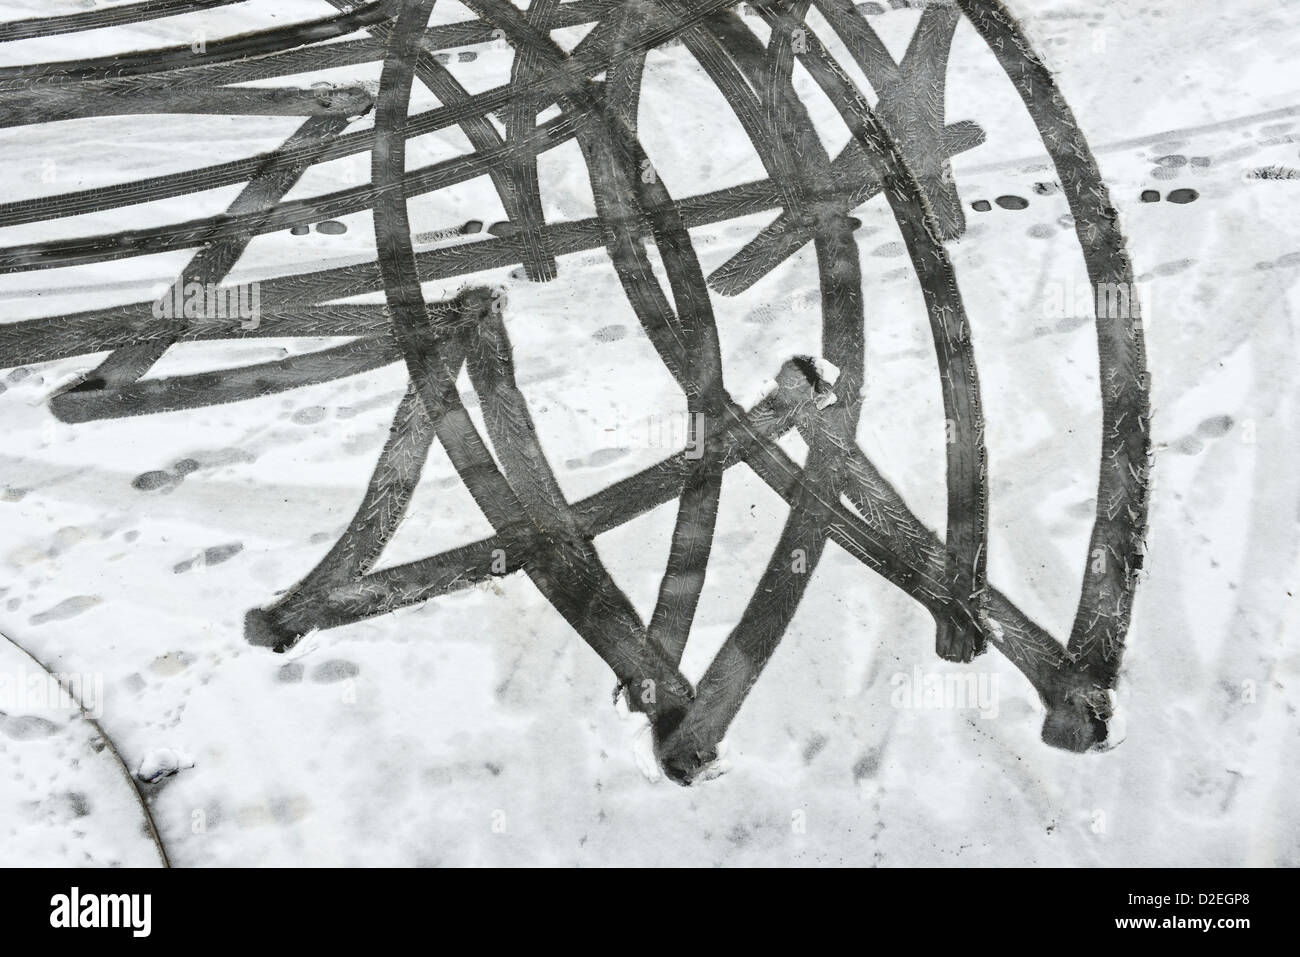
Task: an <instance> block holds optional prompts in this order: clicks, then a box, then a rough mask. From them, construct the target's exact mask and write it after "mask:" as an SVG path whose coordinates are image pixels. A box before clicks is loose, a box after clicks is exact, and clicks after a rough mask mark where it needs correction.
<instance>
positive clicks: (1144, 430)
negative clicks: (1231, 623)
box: [957, 0, 1151, 751]
mask: <svg viewBox="0 0 1300 957" xmlns="http://www.w3.org/2000/svg"><path fill="white" fill-rule="evenodd" d="M957 4H958V6H960V7H961V9H962V11H963V12H964V13H965V14H966V17H967V19H968V20H969V21H970V23H971V24H972V25H973V26H974V27H975V29H976V30H977V31H978V32H979V34H980V36H981V37H983V39H984V41H985V43H986V44H988V47H989V49H990V50H992V51H993V54H994V56H996V57H997V60H998V62H999V64H1001V66H1002V68H1003V70H1004V71H1005V72H1006V74H1007V77H1008V78H1009V79H1010V80H1011V82H1012V84H1014V85H1015V88H1016V91H1017V92H1018V93H1019V94H1020V97H1021V99H1022V100H1023V101H1024V104H1025V108H1026V109H1027V110H1028V112H1029V115H1030V117H1031V118H1032V119H1033V121H1034V123H1035V125H1036V126H1037V127H1038V131H1039V135H1040V137H1041V138H1042V141H1043V145H1044V147H1045V148H1046V149H1047V151H1048V154H1049V155H1050V156H1051V159H1052V162H1053V164H1055V166H1056V172H1057V176H1058V177H1059V179H1060V182H1061V185H1062V187H1063V189H1064V192H1065V197H1066V200H1067V202H1068V203H1069V206H1070V213H1071V215H1072V216H1073V217H1074V222H1075V231H1076V232H1077V234H1078V237H1079V243H1080V246H1081V248H1082V250H1083V258H1084V264H1085V266H1086V267H1087V271H1088V279H1089V281H1090V282H1091V283H1092V285H1093V288H1094V290H1102V289H1104V288H1106V287H1108V286H1110V287H1112V288H1116V287H1118V288H1124V289H1127V290H1130V291H1132V290H1133V289H1134V285H1133V282H1134V280H1133V267H1132V263H1131V262H1130V261H1129V257H1128V252H1127V250H1126V248H1125V245H1124V237H1123V235H1122V233H1121V232H1120V229H1119V224H1118V222H1117V218H1118V213H1117V212H1116V211H1115V208H1114V206H1112V205H1111V202H1110V193H1109V191H1108V190H1107V188H1106V184H1105V181H1104V180H1103V179H1102V177H1101V171H1100V170H1099V169H1098V167H1097V160H1096V158H1095V157H1094V156H1093V154H1092V150H1091V149H1090V148H1089V146H1088V143H1087V141H1086V140H1085V139H1084V137H1083V133H1082V131H1081V130H1080V129H1079V125H1078V123H1077V122H1076V121H1075V119H1074V115H1073V113H1072V112H1071V111H1070V107H1069V105H1068V104H1067V103H1066V101H1065V98H1064V97H1063V96H1062V95H1061V92H1060V90H1059V89H1058V88H1057V85H1056V81H1055V79H1054V78H1053V77H1052V74H1051V71H1050V70H1048V69H1047V67H1046V66H1044V65H1043V63H1042V61H1041V60H1040V59H1039V58H1038V56H1037V55H1036V54H1035V53H1034V52H1033V50H1032V49H1031V47H1030V46H1029V42H1028V40H1027V39H1026V38H1025V36H1024V33H1023V32H1022V31H1021V29H1020V27H1019V25H1018V24H1017V23H1016V21H1015V18H1014V17H1012V15H1011V13H1010V12H1009V11H1008V10H1007V9H1006V7H1005V6H1004V5H1003V4H1002V3H1001V2H1000V0H957ZM1095 298H1096V302H1097V304H1098V306H1097V315H1096V320H1097V321H1096V325H1097V346H1098V356H1099V358H1100V377H1099V378H1100V382H1101V407H1102V435H1101V469H1100V473H1101V474H1100V477H1099V479H1098V491H1097V517H1096V520H1095V522H1094V524H1093V529H1092V536H1091V538H1090V541H1089V543H1088V556H1087V559H1086V561H1085V567H1084V575H1083V587H1082V591H1081V594H1080V598H1079V608H1078V612H1077V613H1076V615H1075V619H1074V625H1073V627H1072V628H1071V630H1070V640H1069V644H1068V646H1067V647H1068V650H1069V654H1070V657H1071V658H1072V659H1073V660H1074V661H1075V662H1076V663H1077V664H1076V666H1075V668H1074V669H1072V678H1073V681H1072V684H1073V687H1071V688H1070V690H1069V693H1068V696H1067V697H1066V699H1065V700H1064V701H1059V700H1058V701H1054V702H1052V705H1053V707H1052V709H1051V711H1050V712H1049V715H1048V721H1047V724H1046V725H1045V726H1044V728H1043V738H1044V740H1045V741H1047V742H1048V743H1050V744H1054V745H1056V746H1058V747H1064V748H1069V749H1072V750H1079V751H1082V750H1086V749H1088V748H1090V747H1093V746H1094V745H1097V744H1100V743H1102V742H1104V741H1105V740H1106V735H1107V721H1108V719H1109V718H1110V716H1111V710H1112V708H1111V702H1110V698H1109V693H1110V691H1111V690H1112V689H1113V688H1114V686H1115V683H1116V680H1117V679H1118V676H1119V666H1120V662H1121V660H1122V656H1123V652H1124V639H1125V636H1126V635H1127V633H1128V629H1129V620H1130V617H1131V614H1132V608H1133V591H1134V588H1135V587H1136V585H1137V579H1138V576H1139V574H1140V572H1141V568H1142V561H1143V547H1144V544H1143V539H1144V536H1145V534H1146V523H1147V509H1148V500H1147V498H1148V487H1149V482H1150V461H1151V437H1150V416H1151V400H1150V386H1151V383H1150V377H1149V374H1148V372H1147V368H1146V354H1145V346H1144V340H1143V333H1142V319H1141V315H1140V312H1139V311H1138V305H1137V302H1136V299H1137V297H1136V296H1132V297H1130V298H1131V299H1132V300H1134V301H1133V303H1132V307H1131V308H1130V309H1128V310H1124V313H1125V314H1124V315H1122V316H1116V315H1107V314H1106V312H1107V310H1105V309H1104V308H1103V307H1102V303H1103V301H1104V299H1105V297H1104V296H1102V295H1098V296H1096V297H1095Z"/></svg>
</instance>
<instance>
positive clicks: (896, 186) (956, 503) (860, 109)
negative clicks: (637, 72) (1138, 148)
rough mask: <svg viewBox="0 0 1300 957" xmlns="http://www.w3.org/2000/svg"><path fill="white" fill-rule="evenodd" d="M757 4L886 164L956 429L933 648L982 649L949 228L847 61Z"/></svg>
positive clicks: (949, 651)
mask: <svg viewBox="0 0 1300 957" xmlns="http://www.w3.org/2000/svg"><path fill="white" fill-rule="evenodd" d="M757 9H758V12H759V13H760V14H761V15H762V16H763V18H764V19H765V20H767V22H768V23H769V25H771V26H773V28H776V27H777V26H779V25H781V24H789V25H790V27H791V28H792V29H800V30H802V31H803V37H804V43H803V44H802V45H801V46H802V49H803V52H801V53H799V54H798V55H799V60H800V62H801V63H802V64H803V65H804V66H805V68H806V69H807V70H808V72H809V74H810V75H811V76H812V78H813V80H814V81H815V82H816V83H817V85H818V86H819V87H821V89H822V91H823V92H824V93H825V94H826V96H827V97H828V98H829V99H830V100H831V103H832V104H833V105H834V106H835V108H836V110H837V111H838V112H839V113H840V116H841V118H842V119H843V120H844V122H845V125H847V126H848V128H849V130H850V132H851V133H852V134H853V136H854V138H855V139H857V140H858V141H859V142H860V143H861V144H862V146H863V148H864V149H865V150H866V153H867V155H868V156H869V157H872V158H873V160H874V161H875V162H876V163H877V164H878V167H879V174H880V176H881V181H882V183H884V185H885V190H884V194H885V198H886V199H887V200H888V201H889V205H890V208H891V209H892V211H893V213H894V219H895V221H896V222H897V224H898V228H899V231H900V233H901V234H902V237H903V242H904V244H905V245H906V247H907V251H908V255H909V257H910V259H911V261H912V268H913V269H914V270H915V271H916V274H917V278H918V280H919V282H920V285H921V291H922V293H923V294H924V296H925V302H926V311H927V313H928V314H929V319H930V330H931V336H932V338H933V339H934V346H935V357H936V359H937V360H938V364H939V380H940V390H941V394H942V396H943V407H944V417H945V421H946V433H947V436H948V442H947V443H946V446H947V489H948V518H947V536H946V542H947V548H948V560H947V563H946V579H947V582H948V589H949V595H950V597H951V599H952V607H953V609H954V610H955V612H956V614H954V615H952V616H951V617H945V618H943V619H940V620H939V621H938V622H937V629H936V640H935V650H936V651H937V652H938V654H939V655H940V656H941V657H943V658H946V659H949V660H952V661H970V660H971V659H972V658H974V657H975V656H976V655H978V654H980V653H982V652H983V650H984V648H985V646H986V643H987V640H988V632H989V630H990V625H989V622H988V619H987V613H986V606H987V602H988V595H987V573H986V569H987V563H988V474H987V454H986V451H985V448H984V421H983V413H982V411H981V407H980V394H979V378H978V374H977V372H976V367H975V356H974V351H973V347H972V344H971V330H970V322H969V320H968V319H967V317H966V310H965V306H964V304H963V302H962V298H961V293H960V291H959V290H958V288H957V278H956V275H955V273H954V272H953V268H952V263H951V261H950V260H949V258H948V254H947V251H946V250H945V249H944V248H943V245H942V242H941V239H940V236H941V232H942V229H941V227H940V225H939V223H938V221H937V220H936V219H935V217H934V215H933V213H932V210H931V208H930V206H929V203H928V201H927V199H926V196H925V193H924V192H923V190H922V189H921V186H920V183H919V180H918V178H917V176H916V175H915V174H914V173H913V171H912V169H911V167H910V166H909V165H908V158H907V156H906V155H905V154H904V153H903V151H902V150H901V148H900V146H899V144H898V143H897V141H896V140H895V139H894V138H893V136H892V135H891V134H890V131H889V130H888V129H887V128H886V127H885V125H884V124H883V123H881V121H880V120H879V119H878V118H877V117H876V116H875V114H874V113H873V112H872V110H871V109H870V108H869V107H868V106H867V103H866V100H865V98H864V97H863V95H862V93H861V91H858V90H855V89H854V87H853V83H852V81H851V80H850V79H849V78H848V76H847V74H846V73H845V72H844V69H843V68H842V67H841V66H840V65H839V64H838V63H837V62H836V61H835V59H834V57H832V56H831V55H830V54H829V52H828V51H827V50H826V48H825V47H824V46H823V45H822V43H821V42H820V41H819V40H818V39H817V37H816V36H815V35H813V34H812V31H811V30H809V29H807V28H806V27H804V26H803V23H804V21H803V19H802V18H801V17H791V16H790V15H789V13H788V4H785V3H769V4H766V5H763V6H759V7H758V8H757Z"/></svg>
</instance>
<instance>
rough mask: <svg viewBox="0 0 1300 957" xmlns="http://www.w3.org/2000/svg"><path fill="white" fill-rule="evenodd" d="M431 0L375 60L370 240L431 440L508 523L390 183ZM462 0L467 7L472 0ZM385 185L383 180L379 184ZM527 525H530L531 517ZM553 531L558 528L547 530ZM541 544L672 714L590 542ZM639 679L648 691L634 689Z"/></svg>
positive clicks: (405, 14)
mask: <svg viewBox="0 0 1300 957" xmlns="http://www.w3.org/2000/svg"><path fill="white" fill-rule="evenodd" d="M433 3H434V0H411V2H409V3H408V4H407V5H406V6H405V7H404V8H403V10H402V13H401V14H400V15H399V17H398V20H397V23H396V26H395V28H394V31H393V34H392V37H391V39H390V44H389V53H388V56H387V57H386V58H385V64H384V74H383V78H382V79H381V82H380V92H379V102H378V105H377V108H376V112H375V149H374V163H373V166H372V180H373V182H374V184H375V186H376V187H377V190H378V195H377V199H376V202H375V213H374V215H375V240H376V245H377V247H378V249H379V265H380V270H381V272H382V273H383V276H384V287H385V292H386V295H387V298H388V304H389V309H390V310H391V312H392V315H393V329H394V335H395V337H396V339H397V341H398V343H399V345H400V346H401V348H402V352H403V354H404V356H405V358H406V363H407V368H408V370H409V372H410V374H411V379H412V381H413V382H414V384H415V387H416V390H417V394H418V395H419V396H420V399H421V401H422V402H423V404H424V406H425V410H426V412H427V413H428V414H429V415H430V416H431V417H432V418H433V419H434V428H435V430H436V432H437V435H438V439H439V441H440V442H441V443H442V446H443V448H444V449H445V451H446V452H447V455H448V457H449V458H450V459H451V461H452V464H453V466H454V467H455V468H456V471H457V473H458V474H459V475H460V477H461V479H462V481H464V482H465V484H466V486H467V487H468V488H469V491H470V494H471V495H472V496H473V497H474V500H475V502H476V503H477V504H478V506H479V508H480V509H482V510H483V513H484V515H485V516H486V517H487V518H488V520H489V521H490V522H491V523H492V525H493V527H494V528H497V529H500V528H502V527H503V526H513V525H515V524H516V523H518V521H519V520H520V518H521V517H527V518H528V519H530V520H531V522H532V523H535V522H536V521H537V519H538V517H539V516H538V515H537V514H536V513H534V512H532V511H531V510H530V509H528V508H527V507H526V505H525V503H524V502H521V501H520V500H519V498H518V497H517V496H516V494H515V491H514V489H513V488H512V487H511V485H510V483H509V482H508V481H507V480H506V479H505V477H504V476H503V475H502V474H501V473H500V471H498V469H497V466H496V464H495V463H494V462H493V460H492V456H491V454H490V453H489V452H488V450H487V448H486V446H485V445H484V443H483V441H482V439H481V438H480V437H479V435H478V432H477V430H476V429H475V428H474V426H473V423H472V422H471V421H470V420H469V417H468V415H466V413H465V410H464V407H463V406H462V405H461V402H460V398H459V395H458V394H457V392H456V388H455V380H454V379H450V378H449V376H448V375H447V370H446V369H445V367H443V366H442V365H440V363H439V360H438V356H437V349H436V343H434V342H431V341H430V340H429V339H428V338H427V337H425V336H423V335H422V334H421V329H422V327H423V326H424V325H425V323H427V321H428V320H427V317H426V316H425V310H424V296H423V293H422V291H421V289H420V284H419V277H418V274H417V272H416V268H415V256H414V250H413V249H412V246H411V238H410V228H409V221H408V218H407V212H406V199H405V197H404V196H403V195H402V193H401V190H400V186H401V183H402V179H403V175H404V170H405V136H404V135H403V127H404V126H405V124H406V110H407V104H408V102H409V99H410V92H411V82H412V78H413V76H414V60H415V57H416V56H417V54H418V46H417V44H418V39H419V35H418V31H420V30H422V29H423V27H424V26H425V25H426V23H427V22H428V17H429V14H430V12H431V11H432V9H433ZM472 6H473V5H472V4H471V8H472ZM385 187H388V188H387V189H385ZM534 527H536V525H534ZM557 532H558V534H557ZM538 534H539V536H540V537H541V538H543V540H545V541H546V544H547V547H546V548H545V549H544V551H543V552H542V553H541V554H539V555H538V556H537V557H536V559H535V561H533V562H530V563H528V564H526V565H525V566H524V568H523V570H524V571H525V572H526V573H527V574H528V576H529V578H530V579H531V580H532V581H533V583H534V584H535V585H536V586H537V588H538V590H539V591H541V592H542V594H543V595H545V596H546V598H547V600H548V601H550V602H551V604H552V605H553V606H554V607H555V609H556V610H557V611H559V612H560V614H561V615H562V616H563V617H564V618H565V620H567V621H568V622H569V624H570V625H571V626H572V627H573V628H574V630H576V631H577V632H578V633H579V634H580V635H581V636H582V637H583V638H584V639H585V640H586V641H587V643H588V644H589V645H590V646H591V647H592V649H593V650H594V651H595V652H596V653H597V654H598V655H600V656H601V658H602V659H603V660H604V661H605V662H606V663H607V664H608V665H609V666H610V668H611V669H612V670H613V671H614V673H615V675H616V676H617V677H618V679H619V682H620V684H621V685H622V686H623V687H624V688H625V689H628V700H629V704H630V705H631V706H632V707H633V708H635V709H636V710H639V711H643V712H644V713H645V714H646V715H647V717H648V718H649V719H650V721H651V723H652V724H653V725H654V726H656V727H657V728H658V729H661V733H662V732H663V729H666V728H667V727H670V726H671V725H672V724H673V723H675V722H676V720H678V718H679V715H680V713H681V712H682V711H683V710H684V708H685V706H686V704H687V702H688V701H689V700H690V698H691V694H692V689H691V687H690V684H689V682H687V681H686V679H685V678H683V677H682V676H681V674H680V672H678V671H677V670H676V668H675V667H674V666H673V665H672V664H671V662H669V661H668V660H667V658H666V657H665V656H664V655H663V652H662V649H660V648H658V647H657V646H654V645H652V644H650V643H649V642H648V640H647V638H646V634H645V631H644V629H643V628H642V627H641V625H640V622H639V621H638V620H637V616H636V612H635V610H634V609H633V608H632V605H631V603H630V602H629V601H628V600H627V597H626V596H625V595H623V593H622V592H621V591H620V590H619V589H618V587H617V586H616V585H615V584H614V582H613V579H612V578H611V577H610V576H609V574H608V572H606V571H605V569H604V567H603V565H601V563H600V559H599V557H598V556H597V555H596V554H595V549H594V547H593V545H592V543H591V541H590V540H589V539H587V538H585V537H582V536H580V535H574V534H570V533H568V532H567V530H561V529H557V528H556V527H555V526H554V525H553V524H551V523H545V524H544V525H543V527H541V528H538ZM645 682H652V685H651V687H652V688H653V689H654V691H653V693H652V694H650V695H649V696H647V695H645V694H638V693H636V692H639V691H640V689H641V688H642V686H643V683H645Z"/></svg>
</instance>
